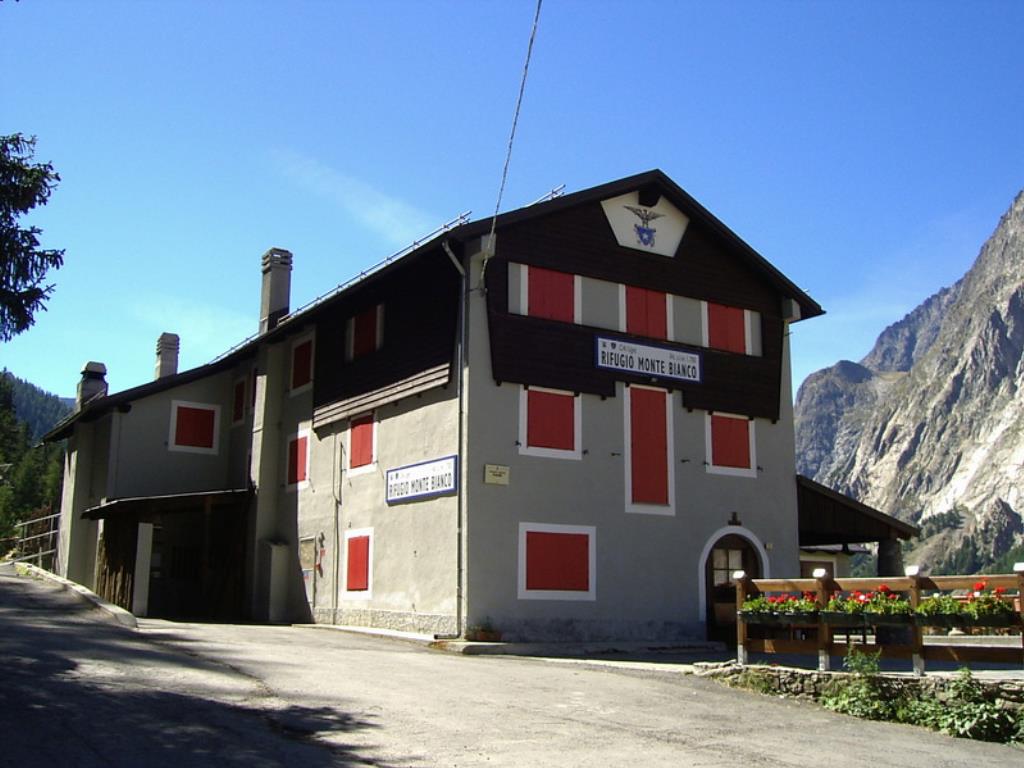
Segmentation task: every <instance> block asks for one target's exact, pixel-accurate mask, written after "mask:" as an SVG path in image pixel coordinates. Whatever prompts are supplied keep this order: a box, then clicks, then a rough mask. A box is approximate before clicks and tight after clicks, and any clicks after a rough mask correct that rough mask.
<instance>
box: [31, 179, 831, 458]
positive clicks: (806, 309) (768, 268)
mask: <svg viewBox="0 0 1024 768" xmlns="http://www.w3.org/2000/svg"><path fill="white" fill-rule="evenodd" d="M638 189H639V190H643V191H648V192H658V193H660V194H662V195H664V196H666V197H667V198H668V199H669V201H670V202H671V203H672V204H673V205H675V206H676V207H677V208H678V209H679V210H681V211H682V212H684V213H685V214H686V215H687V216H689V217H690V219H691V220H696V221H699V222H701V223H702V224H704V225H705V226H707V227H708V228H709V229H711V230H712V231H713V232H715V233H716V234H717V235H718V236H719V237H721V238H722V239H723V240H724V242H725V243H726V244H727V245H728V246H729V247H730V248H733V249H734V250H735V251H736V252H737V253H738V254H739V255H740V256H741V258H743V259H744V260H745V261H746V262H747V263H748V264H749V265H750V268H751V269H752V270H754V271H755V272H758V273H760V274H761V275H763V276H764V278H765V279H766V280H767V281H768V282H769V283H770V284H772V285H773V286H774V287H775V288H776V289H777V290H778V291H779V293H781V294H783V295H784V296H787V297H788V298H790V299H792V300H793V301H795V302H796V303H797V304H798V305H799V307H800V319H805V318H809V317H815V316H817V315H821V314H824V310H823V309H822V308H821V306H820V305H819V304H818V303H817V302H816V301H814V299H812V298H811V297H810V296H808V295H807V294H806V293H805V292H804V291H802V290H800V289H799V288H798V287H797V286H796V285H795V284H794V283H793V282H792V281H790V280H789V278H787V277H786V276H785V275H783V274H782V273H781V272H780V271H779V270H778V269H776V268H775V267H774V266H772V265H771V264H770V263H769V262H768V260H767V259H765V258H764V257H763V256H761V255H760V254H759V253H758V252H757V251H755V250H754V249H753V248H751V247H750V246H749V245H748V244H747V243H746V242H745V241H744V240H743V239H741V238H740V237H739V236H738V235H737V234H736V233H735V232H733V231H732V230H731V229H729V228H728V227H727V226H726V225H725V224H723V223H722V222H721V221H719V219H718V218H716V217H715V216H714V215H713V214H712V213H711V212H710V211H708V210H707V209H706V208H705V207H704V206H702V205H701V204H700V203H698V202H697V201H696V200H695V199H694V198H693V197H691V196H690V195H689V194H688V193H687V192H686V191H685V190H683V188H682V187H680V186H679V185H678V184H676V183H675V182H674V181H672V179H670V178H669V177H668V176H666V175H665V174H664V173H663V172H662V171H660V170H658V169H654V170H650V171H645V172H644V173H638V174H635V175H633V176H627V177H625V178H622V179H618V180H617V181H611V182H608V183H606V184H601V185H598V186H596V187H590V188H589V189H584V190H580V191H579V192H573V193H570V194H568V195H562V196H560V197H556V198H553V199H551V200H546V201H544V202H540V203H534V204H532V205H527V206H524V207H522V208H517V209H515V210H513V211H509V212H507V213H503V214H501V215H499V216H498V217H497V222H496V227H497V228H498V229H500V228H502V227H507V226H509V225H512V224H518V223H521V222H524V221H529V220H531V219H535V218H539V217H541V216H547V215H550V214H552V213H557V212H558V211H562V210H566V209H569V208H572V207H575V206H578V205H583V204H586V203H589V202H592V201H599V200H604V199H607V198H609V197H615V196H616V195H620V194H624V193H626V192H630V191H635V190H638ZM460 219H461V217H460ZM490 228H491V218H484V219H478V220H476V221H472V222H470V223H468V224H460V225H458V226H454V227H451V228H449V227H448V226H447V225H446V226H444V227H441V228H440V230H439V234H437V235H436V236H435V237H432V238H431V239H429V240H427V241H425V242H423V243H422V244H416V245H415V247H414V248H412V250H409V251H408V252H404V253H403V252H401V251H400V252H399V254H400V255H396V256H394V257H391V258H389V259H385V260H384V261H382V262H380V263H379V264H377V265H375V266H374V267H371V268H369V269H368V270H365V271H363V272H361V273H360V274H359V275H358V276H357V277H356V278H354V279H353V280H350V281H349V282H347V283H343V284H341V285H339V286H338V287H337V288H336V289H334V290H332V291H329V292H327V293H325V294H323V295H322V296H320V297H319V298H317V299H314V300H313V301H312V302H310V303H308V304H306V305H305V306H303V307H300V308H299V309H298V310H296V311H295V312H294V313H291V314H288V315H285V316H284V317H282V318H281V319H280V321H279V322H278V325H277V326H276V327H274V328H272V329H270V330H268V331H265V332H262V333H259V334H255V335H253V336H251V337H249V338H248V339H245V340H244V341H242V342H241V343H239V344H238V345H236V346H235V347H232V348H231V349H230V350H228V351H227V352H226V353H224V354H223V355H222V356H220V357H218V358H216V359H215V360H213V361H212V362H210V363H207V364H206V365H202V366H199V367H197V368H192V369H190V370H188V371H184V372H182V373H178V374H175V375H172V376H165V377H163V378H160V379H156V380H155V381H151V382H148V383H146V384H142V385H140V386H137V387H132V388H131V389H126V390H122V391H121V392H117V393H115V394H113V395H104V396H99V397H95V398H93V399H92V400H90V401H88V402H86V403H84V404H83V405H82V407H81V408H80V409H78V410H75V411H73V412H72V413H71V414H69V415H68V416H66V417H65V418H64V419H62V420H61V421H60V422H58V423H57V424H56V425H55V426H54V427H53V429H51V430H50V431H49V432H47V433H46V434H45V435H43V437H42V439H43V441H44V442H52V441H55V440H62V439H64V438H66V437H68V436H69V435H70V434H71V432H72V429H73V427H74V425H75V424H76V423H77V422H78V421H80V420H84V421H91V420H93V419H96V418H98V417H100V416H102V415H103V414H105V413H108V412H109V411H111V410H112V409H114V408H116V407H118V406H123V405H125V404H127V403H130V402H132V401H134V400H138V399H141V398H143V397H148V396H150V395H153V394H157V393H159V392H162V391H164V390H166V389H171V388H173V387H176V386H179V385H182V384H187V383H189V382H191V381H196V380H198V379H201V378H203V377H205V376H209V375H212V374H215V373H219V372H220V371H222V370H224V369H226V368H229V367H232V366H233V365H235V364H236V363H237V362H238V361H239V360H241V359H245V358H246V357H249V356H251V355H253V354H254V353H255V350H256V348H257V346H258V345H259V344H261V343H263V342H265V341H273V340H275V339H277V338H280V337H282V336H287V335H289V334H291V333H295V332H297V331H298V329H299V326H300V325H301V322H302V321H308V320H310V319H312V318H314V317H315V316H316V315H317V314H319V313H320V311H321V310H323V309H324V308H325V307H327V306H331V305H333V304H335V303H337V302H338V301H340V300H342V298H343V297H347V296H348V295H349V294H351V293H352V292H353V291H355V290H356V289H357V288H362V287H364V286H365V285H366V284H367V283H372V282H377V281H378V280H380V279H383V278H384V277H385V276H387V275H388V274H390V273H391V272H393V271H394V270H396V269H398V268H399V267H400V266H402V265H405V264H408V263H409V262H411V261H414V260H417V259H419V258H422V257H423V256H424V255H425V254H427V253H429V252H431V251H434V250H436V249H438V248H440V247H441V244H442V243H443V242H444V241H445V240H452V241H456V242H458V243H467V242H469V241H471V240H474V239H476V238H478V237H481V236H483V235H486V234H487V233H489V232H490Z"/></svg>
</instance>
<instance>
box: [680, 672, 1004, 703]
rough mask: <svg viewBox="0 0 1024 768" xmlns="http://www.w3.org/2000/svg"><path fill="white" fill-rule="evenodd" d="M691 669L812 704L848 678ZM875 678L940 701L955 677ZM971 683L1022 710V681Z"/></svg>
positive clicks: (831, 674)
mask: <svg viewBox="0 0 1024 768" xmlns="http://www.w3.org/2000/svg"><path fill="white" fill-rule="evenodd" d="M694 666H695V667H696V668H697V674H698V675H700V676H702V677H710V678H713V679H715V680H719V681H721V682H723V683H725V684H726V685H733V686H737V687H743V688H755V689H757V690H760V691H762V692H764V693H769V694H775V695H779V696H791V697H793V698H798V699H811V700H814V701H817V700H818V698H819V697H820V696H821V695H822V693H824V692H825V690H826V689H827V687H828V685H829V683H830V682H831V681H833V680H835V679H836V678H838V677H846V676H848V673H845V672H818V671H815V670H808V669H795V668H793V667H775V666H770V667H769V666H760V665H753V664H748V665H747V666H740V665H739V664H736V663H735V662H724V663H721V664H715V663H698V664H695V665H694ZM879 678H880V680H881V683H882V685H883V687H884V688H886V689H888V690H889V691H891V692H892V693H893V694H894V695H897V694H900V693H903V692H904V691H909V692H911V693H918V694H929V695H932V696H935V697H936V698H938V699H940V700H942V699H945V698H946V696H947V693H946V691H947V689H948V688H949V686H950V684H951V683H952V682H953V681H954V680H955V676H952V675H941V676H939V675H926V676H925V677H903V676H895V675H886V674H881V675H879ZM974 679H975V680H976V681H977V682H978V683H980V684H981V686H982V687H983V688H984V689H985V690H986V691H988V692H989V693H990V694H991V695H992V696H993V697H995V698H999V699H1002V700H1003V701H1005V702H1006V703H1007V704H1009V705H1011V706H1013V707H1015V708H1017V709H1021V710H1024V679H1018V680H985V679H980V678H978V677H975V678H974Z"/></svg>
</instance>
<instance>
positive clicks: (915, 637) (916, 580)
mask: <svg viewBox="0 0 1024 768" xmlns="http://www.w3.org/2000/svg"><path fill="white" fill-rule="evenodd" d="M904 573H906V575H907V578H908V579H910V595H909V597H910V610H911V611H912V613H913V614H916V613H917V607H918V606H919V605H920V604H921V581H920V575H919V574H920V573H921V569H920V568H919V567H918V566H916V565H908V566H907V567H906V568H905V569H904ZM910 632H911V635H910V638H911V640H910V642H911V646H912V648H913V652H912V658H913V662H914V674H915V675H916V676H917V677H921V676H923V675H924V628H923V627H921V625H919V624H918V623H917V622H916V621H915V622H914V623H913V624H911V625H910Z"/></svg>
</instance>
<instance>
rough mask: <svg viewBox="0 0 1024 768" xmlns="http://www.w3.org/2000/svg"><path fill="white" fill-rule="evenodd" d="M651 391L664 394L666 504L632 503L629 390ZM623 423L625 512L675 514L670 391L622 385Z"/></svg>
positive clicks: (631, 442)
mask: <svg viewBox="0 0 1024 768" xmlns="http://www.w3.org/2000/svg"><path fill="white" fill-rule="evenodd" d="M634 388H636V389H652V390H654V391H656V392H664V393H665V442H666V451H667V454H668V455H667V456H666V461H667V462H668V504H638V503H636V502H634V501H633V440H632V434H633V432H632V424H631V422H632V419H630V396H629V393H630V390H631V389H634ZM623 390H624V392H623V393H622V403H623V406H624V408H623V421H624V422H625V428H624V432H623V435H624V436H625V438H624V441H623V442H624V445H623V447H622V456H623V458H624V462H623V463H624V464H625V467H626V498H625V502H626V512H629V513H632V514H638V515H663V516H672V515H675V513H676V472H675V439H674V437H673V430H672V390H666V389H661V388H660V387H647V386H643V385H640V384H631V385H629V386H628V387H627V386H625V385H623Z"/></svg>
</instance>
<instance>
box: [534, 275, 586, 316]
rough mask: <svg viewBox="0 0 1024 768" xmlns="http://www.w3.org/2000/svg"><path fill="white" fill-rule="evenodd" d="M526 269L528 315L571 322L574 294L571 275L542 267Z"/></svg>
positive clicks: (573, 309)
mask: <svg viewBox="0 0 1024 768" xmlns="http://www.w3.org/2000/svg"><path fill="white" fill-rule="evenodd" d="M528 269H529V274H528V276H527V302H528V305H529V309H530V312H529V314H530V317H546V318H547V319H549V320H561V321H563V322H566V323H571V322H573V319H574V318H575V296H576V292H575V290H574V287H573V285H574V279H573V276H572V275H570V274H566V273H565V272H556V271H554V270H552V269H544V268H543V267H529V268H528Z"/></svg>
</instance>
